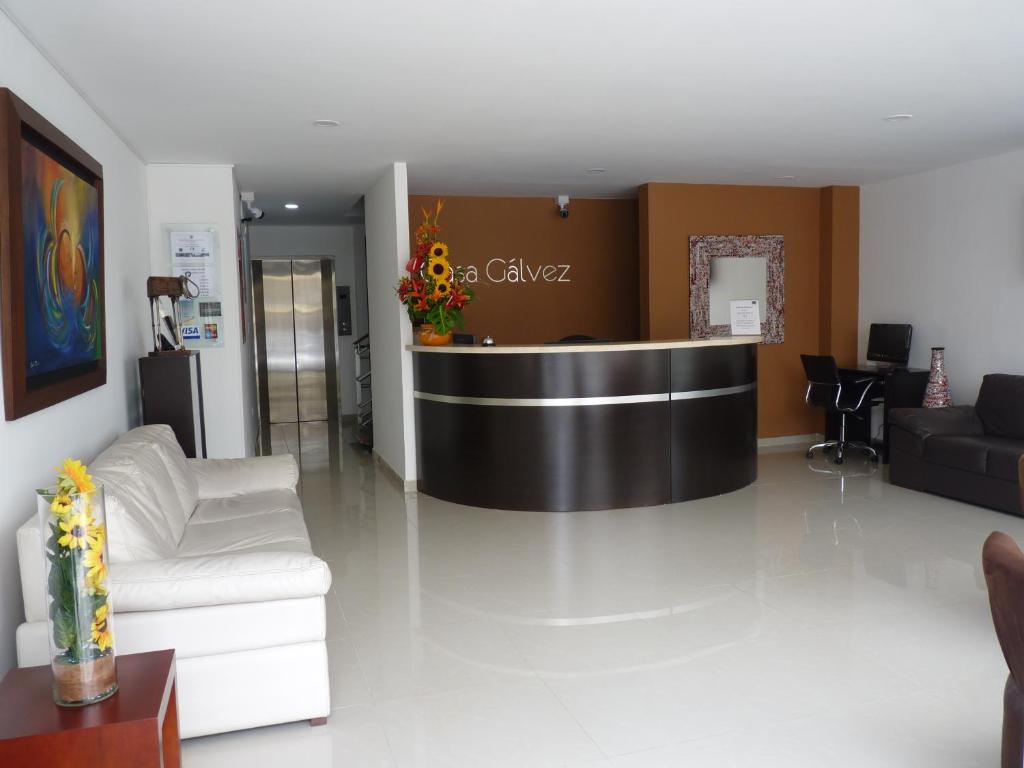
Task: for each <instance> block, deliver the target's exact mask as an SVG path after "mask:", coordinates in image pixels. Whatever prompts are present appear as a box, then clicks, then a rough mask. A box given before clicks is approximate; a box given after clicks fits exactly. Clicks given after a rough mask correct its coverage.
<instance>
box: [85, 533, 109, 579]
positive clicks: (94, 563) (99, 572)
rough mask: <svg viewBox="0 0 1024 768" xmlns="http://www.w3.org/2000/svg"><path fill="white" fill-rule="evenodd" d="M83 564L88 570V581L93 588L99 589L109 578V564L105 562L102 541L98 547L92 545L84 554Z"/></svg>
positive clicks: (86, 577)
mask: <svg viewBox="0 0 1024 768" xmlns="http://www.w3.org/2000/svg"><path fill="white" fill-rule="evenodd" d="M82 565H84V566H85V567H86V568H87V569H88V570H87V571H86V573H85V580H86V583H87V584H88V585H89V586H90V587H91V588H92V589H93V590H99V589H100V588H101V587H102V586H103V582H104V581H105V580H106V578H107V564H106V563H105V562H103V545H102V542H100V546H98V547H90V548H89V549H87V550H86V551H85V554H84V555H82Z"/></svg>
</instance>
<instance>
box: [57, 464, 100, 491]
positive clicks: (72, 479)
mask: <svg viewBox="0 0 1024 768" xmlns="http://www.w3.org/2000/svg"><path fill="white" fill-rule="evenodd" d="M58 471H59V472H60V475H59V476H58V480H59V484H60V485H62V486H66V485H72V486H74V490H77V491H78V492H79V493H91V492H92V491H95V490H96V485H95V484H94V483H93V481H92V475H90V474H88V473H87V472H86V467H85V465H84V464H83V463H82V462H80V461H79V460H78V459H64V464H63V466H62V467H61V468H60V470H58ZM69 490H71V489H69Z"/></svg>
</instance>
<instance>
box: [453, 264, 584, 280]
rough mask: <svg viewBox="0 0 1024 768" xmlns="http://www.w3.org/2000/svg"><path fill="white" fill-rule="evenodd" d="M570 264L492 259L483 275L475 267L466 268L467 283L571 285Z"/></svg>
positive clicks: (485, 266) (485, 267) (486, 265)
mask: <svg viewBox="0 0 1024 768" xmlns="http://www.w3.org/2000/svg"><path fill="white" fill-rule="evenodd" d="M570 268H571V267H570V265H569V264H537V265H533V264H527V263H526V262H525V261H524V260H523V259H491V260H490V261H488V262H487V264H485V265H484V269H483V274H482V275H481V273H480V270H478V269H477V268H476V266H475V265H473V264H470V265H469V266H467V267H466V282H467V283H479V282H481V281H482V282H486V283H571V282H572V278H571V277H570V276H569V271H570Z"/></svg>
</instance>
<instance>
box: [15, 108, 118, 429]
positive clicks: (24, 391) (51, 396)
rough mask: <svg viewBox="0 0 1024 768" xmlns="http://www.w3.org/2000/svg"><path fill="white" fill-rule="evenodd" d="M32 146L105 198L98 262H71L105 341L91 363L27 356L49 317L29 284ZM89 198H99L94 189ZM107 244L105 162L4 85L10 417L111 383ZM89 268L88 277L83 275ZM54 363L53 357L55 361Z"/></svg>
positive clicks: (95, 258)
mask: <svg viewBox="0 0 1024 768" xmlns="http://www.w3.org/2000/svg"><path fill="white" fill-rule="evenodd" d="M25 144H28V145H30V146H31V147H32V148H34V149H35V150H37V151H38V152H39V153H41V155H43V156H45V158H46V159H47V160H48V161H55V162H56V164H57V165H59V166H60V170H61V171H62V172H64V173H70V174H71V175H72V176H74V177H77V179H80V180H81V181H82V182H84V184H85V185H86V186H87V187H91V188H92V189H93V190H95V195H96V202H97V204H98V208H97V210H96V211H95V217H96V219H97V220H96V222H95V226H96V228H97V229H98V232H96V231H93V230H90V237H91V238H93V239H91V240H90V243H94V244H96V245H98V252H96V253H94V254H91V255H90V259H91V261H81V262H75V263H74V264H73V265H72V266H71V267H70V268H69V269H70V270H71V271H72V272H75V271H76V270H78V272H77V273H76V274H75V278H76V279H77V280H79V281H82V282H83V283H84V286H85V287H84V288H82V287H81V284H80V285H79V287H78V290H79V291H80V292H87V295H88V301H89V305H88V322H89V326H90V328H92V329H94V334H98V340H97V337H96V336H95V335H94V336H93V337H91V338H92V339H93V340H92V341H91V342H90V344H91V345H92V347H94V348H95V347H96V346H97V345H98V353H96V354H95V355H94V356H92V358H91V359H89V360H86V361H84V362H81V361H78V362H75V364H69V365H65V366H62V367H55V368H54V369H53V370H45V372H44V373H36V374H32V375H30V364H29V360H28V357H29V346H30V344H29V341H28V332H29V331H30V330H32V329H30V328H29V324H30V323H38V322H44V321H43V320H41V319H37V318H36V317H28V316H27V312H28V311H29V310H28V309H27V307H29V306H31V305H32V302H31V301H27V298H26V290H25V286H26V283H25V274H26V269H27V267H26V261H27V258H26V252H25V242H26V238H27V235H26V230H25V225H24V221H23V211H24V206H25V204H26V201H24V200H23V190H24V189H25V186H24V181H25V180H24V179H23V178H22V153H23V145H25ZM74 183H75V184H77V183H78V181H77V180H75V181H74ZM89 200H90V201H92V196H91V191H90V196H89ZM90 208H91V205H90ZM61 236H63V232H62V233H61ZM97 236H98V237H97ZM76 247H77V246H74V245H73V246H72V248H76ZM103 248H104V244H103V166H101V165H100V164H99V163H98V162H97V161H96V160H95V159H94V158H93V157H92V156H91V155H89V154H88V153H87V152H86V151H85V150H83V149H82V148H81V147H80V146H78V145H77V144H76V143H75V142H73V141H72V140H71V139H69V138H68V137H67V136H65V135H64V134H63V133H62V132H61V131H59V130H58V129H57V128H56V127H55V126H54V125H53V124H52V123H50V122H49V121H48V120H47V119H46V118H44V117H43V116H42V115H40V114H39V113H38V112H36V111H35V110H34V109H32V107H30V106H29V105H28V104H26V103H25V102H24V101H22V100H21V99H19V98H18V97H17V96H16V95H15V94H14V93H12V92H11V91H10V90H9V89H7V88H0V359H2V368H3V384H4V415H5V417H6V419H7V421H13V420H14V419H19V418H21V417H23V416H27V415H28V414H30V413H35V412H36V411H40V410H43V409H44V408H48V407H50V406H51V405H56V404H57V403H60V402H63V401H64V400H68V399H70V398H72V397H75V396H76V395H80V394H82V393H83V392H87V391H89V390H91V389H95V388H97V387H101V386H103V385H104V384H106V382H107V339H106V307H105V304H106V301H105V299H106V291H105V287H104V254H103ZM75 254H76V255H77V251H76V252H75ZM89 265H91V267H90V266H89ZM83 269H84V271H85V276H84V278H83V277H82V275H81V270H83ZM90 269H91V280H90ZM97 323H98V325H97ZM52 362H53V361H48V364H49V363H52ZM58 362H59V361H58ZM37 364H38V363H37ZM53 364H54V365H56V364H57V363H53Z"/></svg>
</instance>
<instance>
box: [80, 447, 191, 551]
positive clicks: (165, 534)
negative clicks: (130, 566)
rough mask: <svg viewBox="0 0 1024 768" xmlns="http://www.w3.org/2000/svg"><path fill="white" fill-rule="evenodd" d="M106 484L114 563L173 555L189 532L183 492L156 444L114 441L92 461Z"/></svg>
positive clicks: (94, 471) (95, 475) (96, 474)
mask: <svg viewBox="0 0 1024 768" xmlns="http://www.w3.org/2000/svg"><path fill="white" fill-rule="evenodd" d="M90 471H91V472H92V474H93V478H94V479H95V480H96V481H97V482H100V483H103V485H104V498H105V500H106V514H107V540H108V542H109V547H110V549H109V553H110V562H112V563H117V562H124V561H126V560H159V559H162V558H166V557H171V556H172V555H173V554H174V552H175V550H176V549H177V546H178V542H179V541H180V540H181V536H182V534H183V533H184V531H185V523H184V521H182V519H181V515H180V514H179V513H178V511H177V506H178V497H177V494H176V492H175V490H174V482H173V481H172V480H171V476H170V474H168V472H167V468H166V467H165V466H164V463H163V460H162V459H161V458H160V456H159V454H158V453H157V452H156V449H155V448H153V447H152V446H148V445H142V444H132V443H123V444H119V443H114V444H113V445H111V446H110V447H109V448H107V450H105V451H103V453H101V454H100V455H99V456H97V457H96V459H95V461H93V463H92V465H91V470H90Z"/></svg>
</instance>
